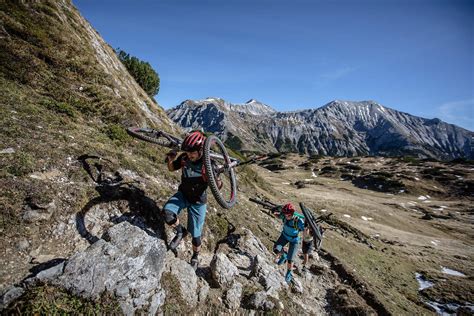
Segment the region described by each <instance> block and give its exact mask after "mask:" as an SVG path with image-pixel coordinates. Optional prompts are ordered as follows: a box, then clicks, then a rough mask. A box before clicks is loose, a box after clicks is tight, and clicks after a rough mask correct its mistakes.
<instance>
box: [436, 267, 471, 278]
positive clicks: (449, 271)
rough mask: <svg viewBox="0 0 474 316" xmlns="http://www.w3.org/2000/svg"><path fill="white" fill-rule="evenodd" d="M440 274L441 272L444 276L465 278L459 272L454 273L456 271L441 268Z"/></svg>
mask: <svg viewBox="0 0 474 316" xmlns="http://www.w3.org/2000/svg"><path fill="white" fill-rule="evenodd" d="M441 272H443V273H445V274H449V275H454V276H459V277H465V276H466V275H465V274H464V273H461V272H459V271H456V270H453V269H450V268H446V267H441Z"/></svg>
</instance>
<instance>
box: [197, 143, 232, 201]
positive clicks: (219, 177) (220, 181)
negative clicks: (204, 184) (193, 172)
mask: <svg viewBox="0 0 474 316" xmlns="http://www.w3.org/2000/svg"><path fill="white" fill-rule="evenodd" d="M211 153H212V155H211ZM211 156H212V157H211ZM216 156H220V159H219V158H216ZM230 163H231V159H230V157H229V154H228V153H227V150H226V149H225V146H224V144H223V143H222V141H221V140H220V139H219V138H217V137H216V136H214V135H211V136H209V137H207V139H206V141H205V142H204V167H205V169H206V174H207V179H208V182H209V187H210V188H211V192H212V194H213V195H214V198H215V199H216V201H217V203H219V205H220V206H222V207H223V208H225V209H229V208H231V207H232V206H233V205H234V204H235V202H236V195H237V183H236V180H235V173H234V168H229V167H227V166H228V165H229V164H230Z"/></svg>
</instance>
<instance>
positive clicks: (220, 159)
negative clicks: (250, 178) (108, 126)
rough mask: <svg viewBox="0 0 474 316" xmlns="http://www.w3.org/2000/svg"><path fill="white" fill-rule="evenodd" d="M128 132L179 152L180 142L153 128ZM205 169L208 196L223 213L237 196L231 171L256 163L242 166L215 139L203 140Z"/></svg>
mask: <svg viewBox="0 0 474 316" xmlns="http://www.w3.org/2000/svg"><path fill="white" fill-rule="evenodd" d="M127 132H128V133H129V134H130V135H131V136H133V137H136V138H138V139H141V140H144V141H147V142H150V143H154V144H157V145H160V146H164V147H169V148H171V149H174V150H180V148H181V143H182V142H183V140H182V139H181V138H178V137H175V136H173V135H171V134H169V133H166V132H163V131H159V130H155V129H152V128H139V127H130V128H127ZM203 157H204V158H203V159H204V169H205V172H206V176H207V179H208V183H209V187H210V189H211V192H212V194H213V196H214V198H215V199H216V201H217V203H219V205H220V206H222V207H223V208H225V209H229V208H231V207H232V206H234V204H235V202H236V195H237V182H236V178H235V170H234V168H235V167H237V166H242V165H245V164H249V163H253V162H255V161H256V160H257V159H251V160H248V161H243V162H241V161H240V160H239V159H236V158H233V157H230V156H229V154H228V153H227V150H226V148H225V146H224V144H223V143H222V141H221V140H220V139H219V138H218V137H217V136H215V135H210V136H207V137H206V141H205V142H204V146H203Z"/></svg>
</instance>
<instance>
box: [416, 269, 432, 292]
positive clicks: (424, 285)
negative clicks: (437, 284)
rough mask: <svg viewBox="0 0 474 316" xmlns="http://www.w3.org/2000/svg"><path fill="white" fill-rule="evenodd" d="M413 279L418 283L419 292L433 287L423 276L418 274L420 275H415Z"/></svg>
mask: <svg viewBox="0 0 474 316" xmlns="http://www.w3.org/2000/svg"><path fill="white" fill-rule="evenodd" d="M415 278H416V280H417V281H418V284H419V285H420V287H419V288H418V290H419V291H421V290H424V289H427V288H429V287H432V286H433V285H434V283H433V282H430V281H428V280H427V279H426V278H425V276H424V275H422V274H420V273H418V272H417V273H415Z"/></svg>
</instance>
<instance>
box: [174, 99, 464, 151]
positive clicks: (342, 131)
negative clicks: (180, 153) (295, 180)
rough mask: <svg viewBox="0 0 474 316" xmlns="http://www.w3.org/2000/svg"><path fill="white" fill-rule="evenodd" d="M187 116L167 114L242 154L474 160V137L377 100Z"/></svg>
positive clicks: (233, 107) (228, 108) (232, 108)
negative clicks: (229, 141)
mask: <svg viewBox="0 0 474 316" xmlns="http://www.w3.org/2000/svg"><path fill="white" fill-rule="evenodd" d="M183 111H184V109H178V108H174V109H171V110H169V111H168V115H169V116H170V118H171V119H172V120H173V121H175V122H176V123H178V124H180V125H181V126H182V127H185V128H187V127H191V126H192V128H198V127H202V128H203V129H204V130H208V131H212V132H216V133H217V134H218V135H219V136H220V137H222V138H223V139H224V140H225V139H227V137H230V138H232V143H236V144H238V145H239V146H238V148H236V149H242V150H250V151H255V150H257V151H265V152H272V151H275V150H276V151H292V152H300V153H311V154H323V155H336V156H358V155H367V154H375V155H407V154H408V155H415V156H422V157H437V158H438V159H439V158H442V159H453V158H457V157H472V155H473V153H472V151H471V150H470V148H471V147H470V141H471V137H472V135H473V133H472V132H469V131H467V130H464V129H462V128H459V127H456V126H454V125H450V124H447V123H445V122H442V121H441V120H437V119H432V120H429V119H425V118H421V117H417V116H414V115H410V114H408V113H404V112H400V111H396V110H394V109H391V108H389V107H385V106H383V105H381V104H379V103H378V102H376V101H373V100H367V101H347V100H337V99H336V100H333V101H331V102H329V103H327V104H326V105H324V106H322V107H320V108H317V109H308V110H302V111H292V112H277V111H275V110H274V109H272V108H271V107H270V106H268V105H266V104H263V103H261V102H259V101H257V100H254V99H251V100H249V101H247V102H246V103H244V104H231V103H225V107H224V108H220V109H217V108H216V109H213V112H212V113H211V112H210V111H209V110H206V111H204V109H202V110H200V111H195V110H193V109H192V108H189V107H188V108H187V109H186V111H185V115H183V113H184V112H183ZM211 114H212V115H211ZM224 118H225V119H224ZM229 135H230V136H229ZM243 140H245V141H243Z"/></svg>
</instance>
